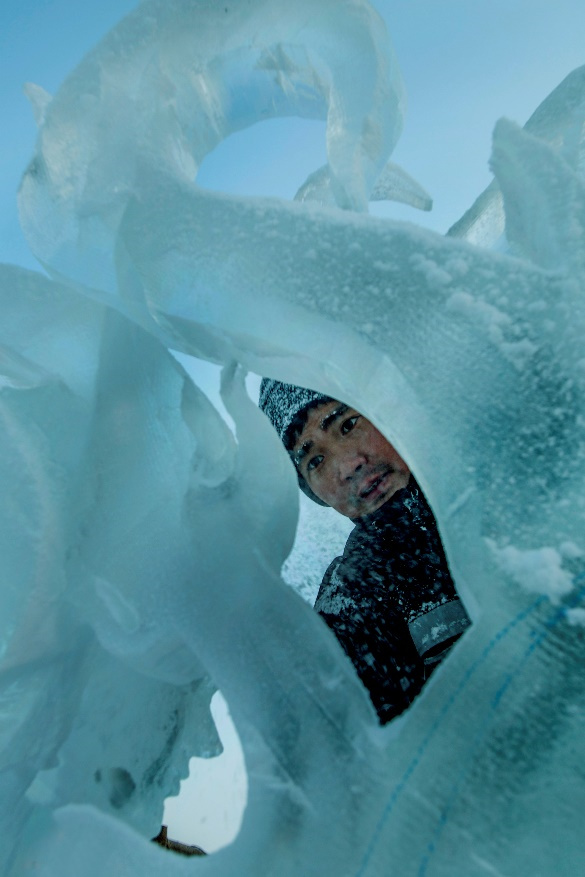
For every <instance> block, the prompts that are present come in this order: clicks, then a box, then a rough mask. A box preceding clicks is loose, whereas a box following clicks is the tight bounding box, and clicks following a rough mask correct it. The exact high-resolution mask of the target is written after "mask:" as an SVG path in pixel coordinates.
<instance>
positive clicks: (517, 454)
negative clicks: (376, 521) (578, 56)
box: [0, 0, 585, 877]
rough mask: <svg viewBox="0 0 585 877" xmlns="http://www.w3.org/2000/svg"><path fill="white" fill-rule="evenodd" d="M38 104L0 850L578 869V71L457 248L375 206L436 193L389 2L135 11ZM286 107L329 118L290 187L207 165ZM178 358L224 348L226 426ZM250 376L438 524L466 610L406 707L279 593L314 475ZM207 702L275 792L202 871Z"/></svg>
mask: <svg viewBox="0 0 585 877" xmlns="http://www.w3.org/2000/svg"><path fill="white" fill-rule="evenodd" d="M29 94H30V97H31V99H32V100H33V102H34V104H35V108H36V116H37V119H38V122H39V125H40V128H39V138H38V146H37V151H36V154H35V156H34V157H33V159H32V161H31V163H30V165H29V167H28V169H27V170H26V172H25V175H24V178H23V183H22V187H21V192H20V213H21V219H22V225H23V228H24V230H25V233H26V235H27V238H28V241H29V244H30V247H31V249H32V251H33V252H34V253H35V255H36V256H37V257H38V258H39V259H40V260H41V262H42V263H43V264H44V265H45V266H46V269H47V272H48V274H49V277H46V276H44V275H41V274H36V273H34V272H29V271H25V270H23V269H19V268H15V267H12V266H6V265H4V266H2V267H1V269H0V313H1V319H0V345H1V346H0V357H1V358H0V371H1V374H2V381H1V384H0V414H1V418H2V432H1V435H0V443H1V453H0V468H1V483H2V488H3V489H2V494H3V503H2V512H1V514H2V519H1V525H0V546H1V556H2V559H3V574H2V588H1V591H0V605H1V612H0V623H1V640H0V642H1V655H2V671H1V677H0V678H1V685H2V689H1V695H0V696H1V704H2V723H1V725H0V729H1V736H2V750H1V751H2V755H1V756H0V757H1V762H0V787H1V789H2V794H1V796H0V801H1V808H2V809H1V818H2V823H1V825H2V828H1V835H2V839H3V840H2V845H1V850H0V860H1V868H2V873H3V874H6V875H9V877H22V875H23V874H25V873H26V874H29V873H30V874H38V875H43V877H56V875H59V877H79V875H80V874H84V875H87V877H102V875H106V874H108V875H110V874H126V875H128V877H131V875H136V877H138V875H140V877H151V875H152V877H154V875H160V874H163V873H164V874H169V875H170V874H178V875H179V874H186V873H189V874H191V873H194V872H195V871H197V870H199V871H201V873H205V874H209V875H218V877H227V875H236V874H238V875H241V874H244V875H249V874H250V875H251V874H259V873H261V874H263V875H274V877H288V875H291V877H292V875H295V877H297V875H303V877H311V875H315V877H317V875H318V877H323V875H331V877H366V875H368V877H378V875H379V877H382V875H384V877H386V875H389V874H397V875H398V874H399V875H401V877H410V875H413V877H414V875H418V877H423V875H424V877H458V875H460V877H484V875H485V874H486V873H494V874H495V873H501V874H504V873H505V874H515V875H518V877H533V875H535V874H541V875H553V874H554V875H555V877H561V875H562V877H574V875H575V874H578V873H580V870H581V869H582V863H583V858H584V856H585V849H584V848H583V831H582V813H583V811H584V809H585V783H584V781H583V780H584V778H583V768H582V764H583V755H584V752H583V748H584V745H585V744H584V741H585V733H584V728H583V717H584V716H585V711H584V708H585V692H584V690H583V670H582V667H583V645H584V640H583V630H582V623H583V622H582V619H583V609H582V608H581V604H582V601H583V594H584V591H585V570H584V567H583V562H582V561H583V550H584V548H585V546H584V544H583V543H584V533H585V521H584V502H585V501H584V499H583V497H584V496H585V492H584V486H585V485H584V483H583V481H584V471H585V467H584V462H585V452H584V448H585V445H584V434H583V425H584V423H585V419H584V418H585V410H584V392H585V385H584V381H585V371H584V369H583V366H582V364H583V339H584V338H585V308H584V301H585V300H584V297H583V280H584V267H585V265H584V258H583V253H584V252H585V247H584V220H585V209H584V208H585V201H584V190H583V178H582V173H581V169H582V167H583V133H582V132H583V125H584V122H585V68H581V69H579V70H576V71H575V72H574V73H573V74H572V75H571V76H569V77H568V78H567V80H565V82H564V83H562V84H561V85H560V86H559V87H558V88H557V89H556V91H555V92H553V94H552V95H551V96H549V97H548V98H547V99H546V100H545V101H544V103H543V104H542V107H541V108H540V109H539V110H538V111H537V113H535V115H534V117H533V119H532V120H531V122H529V123H528V125H527V127H526V130H521V129H519V128H517V127H516V126H514V125H512V124H511V123H508V122H501V123H499V124H498V126H497V127H496V130H495V134H494V149H493V167H494V171H495V174H496V178H497V181H496V182H495V183H494V185H493V186H492V187H490V189H489V190H488V191H487V192H486V193H484V194H483V195H482V196H480V198H479V199H478V202H477V203H476V205H474V206H473V207H472V208H471V210H470V211H469V213H468V214H466V216H465V217H463V219H462V220H461V222H460V223H458V225H457V226H456V227H455V228H454V229H453V230H452V233H451V234H450V235H449V236H447V237H443V236H440V235H438V234H435V233H431V232H428V231H423V230H421V229H418V228H417V227H416V226H414V225H410V224H408V225H406V224H401V223H397V222H387V221H382V220H377V219H373V218H371V217H369V216H368V215H367V203H368V200H369V198H370V197H386V196H388V195H392V197H399V198H403V199H404V198H406V199H407V200H409V199H410V201H411V203H413V204H417V205H418V206H421V207H428V199H427V198H426V195H425V193H424V192H423V191H422V190H421V189H420V187H419V186H418V184H417V183H416V182H415V181H413V180H412V179H411V178H410V177H409V176H408V174H407V173H406V172H405V171H401V170H400V169H397V168H396V167H395V166H393V165H388V160H389V156H390V154H391V151H392V148H393V146H394V144H395V143H396V140H397V138H398V136H399V133H400V127H401V120H402V105H403V96H402V86H401V82H400V76H399V72H398V68H397V65H396V60H395V58H394V55H393V53H392V51H391V48H390V45H389V42H388V38H387V35H386V32H385V29H384V25H383V23H382V22H381V20H380V19H379V18H378V16H377V14H376V13H375V12H374V11H373V9H372V8H371V7H370V6H369V5H368V3H367V2H365V0H350V2H347V3H343V4H340V3H339V2H337V0H320V2H319V3H314V2H313V0H299V2H296V3H294V4H291V3H289V2H284V0H255V2H250V3H241V4H240V3H238V4H233V3H230V4H229V5H227V4H226V5H224V4H223V3H222V4H210V3H208V2H204V0H199V2H197V0H146V2H143V3H142V4H141V5H140V6H139V7H138V8H137V10H136V12H134V13H133V14H131V15H130V16H128V17H127V18H126V19H125V20H124V21H122V22H121V23H120V25H119V26H118V27H117V28H115V29H114V30H113V31H112V32H111V33H110V34H109V36H107V37H106V38H105V39H104V40H103V41H102V43H100V44H99V45H98V46H97V47H96V48H95V49H94V50H93V51H92V52H90V53H89V54H88V56H87V57H86V58H85V59H84V60H83V61H82V62H81V64H80V65H79V67H78V68H77V69H76V70H75V71H74V72H73V73H72V74H71V75H70V76H69V78H68V79H67V80H66V82H65V83H64V85H63V87H62V88H61V89H60V91H59V92H58V93H57V94H56V95H55V96H54V98H52V99H50V97H49V96H48V95H46V94H45V93H44V92H42V90H40V89H38V88H30V89H29ZM286 114H289V115H290V114H299V115H304V116H308V117H316V118H323V119H326V122H327V148H328V165H327V166H326V168H325V169H321V170H318V169H316V176H315V175H313V176H312V177H311V178H310V179H309V180H308V181H307V185H306V186H305V187H304V189H303V192H302V193H301V194H300V195H299V200H298V201H297V202H295V203H286V202H284V201H280V200H276V199H255V198H235V197H229V196H226V195H219V194H216V193H212V192H206V191H203V190H201V189H200V188H198V187H197V185H196V182H195V179H196V175H197V169H198V167H199V165H200V163H201V161H202V159H203V157H204V156H205V155H206V154H207V153H208V152H209V151H210V150H212V149H213V148H214V147H215V145H217V143H219V142H220V141H221V140H222V139H223V138H225V137H226V136H227V135H228V134H229V133H230V132H232V131H235V130H237V129H238V128H242V127H245V126H247V125H250V124H252V123H254V122H255V121H257V120H258V119H261V118H265V117H266V116H267V115H286ZM315 202H316V203H315ZM319 202H321V203H319ZM504 232H505V233H504ZM169 349H173V350H178V351H181V352H183V353H187V354H192V355H195V356H198V357H201V358H205V359H208V360H211V361H213V362H216V363H220V364H223V366H224V377H223V390H222V392H223V398H224V402H225V405H226V408H227V410H228V411H229V413H230V415H231V417H232V418H233V420H234V422H235V424H236V427H237V438H236V439H234V437H233V435H232V433H231V431H230V430H229V429H228V428H227V426H226V425H225V424H224V422H223V420H222V419H221V418H220V417H219V415H218V414H217V413H216V411H215V409H214V408H213V406H212V405H211V404H210V403H209V402H208V400H207V399H206V397H205V396H204V395H203V393H202V392H201V391H200V390H199V389H198V388H197V387H196V386H195V385H194V384H193V382H192V380H191V379H190V378H189V377H188V376H187V374H186V373H185V371H184V370H183V369H182V368H181V366H180V365H179V364H178V363H177V361H176V360H175V358H174V357H173V356H172V355H171V354H170V353H169ZM244 370H251V371H254V372H256V373H258V374H262V375H267V376H271V377H275V378H279V379H282V380H285V381H292V382H295V383H299V384H302V385H306V386H310V387H315V388H316V389H319V390H321V391H323V392H325V393H327V394H328V395H331V396H332V397H334V398H342V399H344V400H346V401H347V402H348V403H350V404H354V405H356V406H357V407H358V408H359V409H360V410H361V411H363V412H364V414H366V415H367V416H368V417H369V418H370V419H372V420H373V421H374V422H375V423H376V425H377V426H378V427H379V428H380V429H382V430H383V431H384V432H385V434H386V435H387V436H388V438H389V439H390V440H391V441H392V442H393V443H394V444H395V445H396V447H397V449H398V450H399V452H400V453H401V454H402V455H403V456H404V457H406V459H407V461H408V462H409V464H410V466H411V468H412V469H413V470H414V472H415V473H416V475H417V478H418V480H419V482H420V483H421V485H422V487H423V488H424V490H425V492H426V494H427V496H428V497H429V500H430V501H431V503H432V505H433V507H434V509H435V511H436V514H437V517H438V521H439V525H440V529H441V533H442V535H443V538H444V542H445V546H446V550H447V553H448V556H449V560H450V563H451V567H452V569H453V572H454V576H455V579H456V581H457V585H458V588H459V590H460V593H461V595H462V597H463V599H464V600H465V602H466V605H467V607H468V609H469V611H470V613H472V614H473V617H474V626H473V628H472V629H471V631H470V632H469V633H467V634H466V635H465V637H464V638H463V640H462V641H460V643H459V644H458V645H457V647H456V649H455V651H454V653H453V655H452V657H450V658H449V659H448V660H447V661H446V662H445V663H444V664H443V666H442V667H441V669H440V671H439V672H437V673H436V674H435V676H434V677H433V679H432V682H431V683H430V684H429V685H428V686H427V687H426V688H425V690H424V692H423V694H422V696H421V697H420V698H419V699H418V700H417V701H416V703H415V704H414V705H413V707H412V708H411V709H410V710H409V712H408V713H407V714H406V715H405V716H404V717H401V719H400V720H398V721H396V722H394V723H392V724H391V725H390V726H389V727H387V728H385V729H380V728H379V727H378V725H377V722H376V718H375V714H374V711H373V708H372V707H371V705H370V702H369V699H368V697H367V695H366V694H365V692H364V690H363V689H362V687H361V685H360V683H359V682H358V680H357V678H356V676H355V674H354V672H353V669H352V667H351V665H349V663H348V661H347V660H345V659H344V657H343V656H342V655H341V653H340V650H339V648H338V646H337V644H336V642H334V641H333V638H332V636H331V635H330V633H329V631H328V630H327V629H326V627H325V625H323V624H322V622H321V620H320V619H319V618H318V617H317V616H316V615H315V614H314V613H313V612H312V610H311V608H310V606H308V605H307V603H306V602H304V601H303V600H301V599H300V598H299V597H298V595H297V594H295V593H294V592H293V591H292V590H291V589H290V588H289V587H287V586H285V585H284V583H283V582H282V580H281V578H280V570H281V566H282V564H283V562H284V561H285V559H286V557H287V555H288V553H289V551H290V548H291V546H292V543H293V539H294V532H295V525H296V517H297V502H298V500H297V488H296V483H295V478H294V474H293V472H292V471H291V469H290V466H289V463H288V460H287V459H286V455H285V454H284V452H283V450H282V448H281V446H280V444H279V441H278V439H277V437H276V436H275V435H274V434H273V432H272V430H271V427H270V426H269V424H268V423H267V421H266V420H265V418H264V417H263V415H261V414H260V412H259V411H258V409H257V407H256V405H255V404H254V402H253V401H252V400H250V399H249V397H248V396H247V394H246V391H245V387H244V380H243V378H244ZM267 472H270V473H271V476H270V477H271V489H270V491H266V490H265V489H264V487H263V485H264V484H265V480H266V477H267V475H266V473H267ZM551 546H559V548H558V549H557V548H553V547H551ZM563 546H565V547H564V548H563ZM566 546H572V547H571V549H570V550H568V549H567V548H566ZM549 598H551V599H549ZM215 687H218V688H219V689H220V690H221V691H222V692H223V694H224V695H225V697H226V699H227V701H228V703H229V706H230V711H231V714H232V716H233V718H234V721H235V724H236V727H237V729H238V733H239V735H240V738H241V741H242V745H243V750H244V755H245V760H246V767H247V772H248V782H249V796H248V805H247V808H246V812H245V816H244V821H243V825H242V829H241V831H240V834H239V835H238V837H237V838H236V840H235V841H234V843H233V844H232V845H231V846H229V847H226V848H225V849H223V850H221V851H220V852H218V853H217V854H215V855H213V856H210V857H208V858H207V859H204V860H198V861H197V862H193V861H187V860H182V859H180V858H178V857H171V856H170V854H168V853H167V852H166V851H163V850H160V849H158V848H156V847H154V846H153V845H152V844H150V843H149V841H148V838H149V837H151V836H153V835H154V834H156V833H157V832H158V828H159V825H160V819H161V814H162V807H163V800H164V798H165V797H166V796H168V795H169V794H172V793H173V792H176V790H177V788H178V781H179V779H180V778H181V777H182V776H184V775H185V772H186V766H187V762H188V759H189V758H190V757H191V756H192V755H208V756H211V755H213V754H216V753H217V752H218V751H219V749H220V743H219V741H218V738H217V735H216V731H215V728H214V724H213V721H212V720H211V717H210V714H209V700H210V697H211V695H212V693H213V691H214V688H215Z"/></svg>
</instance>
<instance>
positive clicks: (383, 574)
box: [315, 479, 470, 722]
mask: <svg viewBox="0 0 585 877" xmlns="http://www.w3.org/2000/svg"><path fill="white" fill-rule="evenodd" d="M315 608H316V610H317V611H318V612H319V613H320V614H321V616H322V617H323V619H324V620H325V621H326V623H327V624H328V626H329V627H330V628H331V630H332V631H333V632H334V633H335V636H336V637H337V639H338V640H339V642H340V644H341V646H342V648H343V649H344V651H345V652H346V654H347V655H348V657H349V658H350V659H351V661H352V662H353V664H354V666H355V668H356V670H357V672H358V675H359V676H360V678H361V680H362V682H363V683H364V685H365V686H366V688H367V689H368V691H369V693H370V697H371V699H372V702H373V704H374V706H375V707H376V710H377V712H378V715H379V717H380V720H381V721H382V722H388V721H390V719H392V718H394V716H397V715H399V714H400V713H401V712H403V711H404V710H405V709H406V707H407V706H408V705H409V704H410V703H411V702H412V701H413V700H414V698H415V697H416V695H417V694H418V693H419V692H420V690H421V688H422V687H423V685H424V683H425V681H426V680H427V679H428V678H429V676H430V674H431V672H432V670H433V669H434V667H435V666H436V665H437V664H438V663H439V662H440V661H441V660H442V659H443V658H444V657H445V655H446V654H447V652H448V651H449V649H450V648H451V646H452V645H453V643H454V642H455V640H456V639H457V638H458V637H459V636H460V635H461V634H462V633H463V631H464V630H465V629H466V627H468V626H469V623H470V622H469V618H468V616H467V613H466V612H465V609H464V607H463V604H462V603H461V601H460V600H459V598H458V596H457V593H456V591H455V586H454V584H453V580H452V578H451V575H450V572H449V568H448V566H447V560H446V558H445V554H444V551H443V547H442V544H441V540H440V537H439V533H438V530H437V527H436V523H435V520H434V517H433V514H432V512H431V510H430V508H429V506H428V504H427V503H426V500H425V499H424V497H423V495H422V493H421V492H420V490H419V489H418V486H417V485H416V482H414V480H413V479H411V482H410V483H409V485H408V487H406V488H405V489H404V490H401V491H399V492H398V493H397V494H396V495H395V496H394V497H393V498H392V500H390V502H388V503H386V504H385V505H384V506H382V508H381V509H379V510H378V511H377V512H375V513H374V514H373V515H371V516H368V518H364V519H361V520H360V521H358V522H357V524H356V527H355V529H354V530H353V531H352V533H351V534H350V537H349V539H348V541H347V544H346V546H345V550H344V553H343V555H342V556H341V557H338V558H336V559H335V560H334V561H333V563H331V565H330V566H329V569H328V570H327V572H326V574H325V576H324V579H323V582H322V584H321V588H320V590H319V594H318V597H317V602H316V604H315Z"/></svg>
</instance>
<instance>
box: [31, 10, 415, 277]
mask: <svg viewBox="0 0 585 877" xmlns="http://www.w3.org/2000/svg"><path fill="white" fill-rule="evenodd" d="M29 96H30V97H31V100H32V101H33V107H34V109H35V115H36V117H37V119H38V120H39V121H40V124H41V127H40V130H39V137H38V147H37V152H36V155H35V157H34V158H33V160H32V162H31V163H30V165H29V168H28V170H27V172H26V173H25V175H24V178H23V181H22V186H21V192H20V197H19V205H20V216H21V223H22V226H23V229H24V231H25V234H26V236H27V239H28V241H29V243H30V246H31V249H32V250H33V252H34V253H35V255H36V256H37V258H38V259H40V260H41V261H42V262H43V263H45V264H47V265H48V266H50V268H52V269H53V270H57V271H59V272H61V273H62V274H65V275H67V276H70V277H75V278H76V279H77V280H79V281H81V282H84V283H86V284H88V285H90V286H99V287H102V288H104V287H105V288H108V289H111V288H113V287H114V286H115V283H114V276H113V268H112V253H113V245H114V241H115V236H116V232H117V228H118V225H119V221H120V217H121V215H122V213H123V211H124V209H125V206H126V203H127V201H128V198H129V197H130V196H131V195H132V193H133V192H135V190H136V186H137V185H139V182H140V178H141V177H142V176H143V174H144V173H145V172H146V171H145V168H144V162H145V161H148V162H149V163H150V164H151V165H153V166H157V167H159V168H160V169H161V170H167V171H168V172H169V173H171V174H172V175H176V176H177V177H179V178H182V179H186V180H194V179H195V177H196V175H197V171H198V169H199V167H200V166H201V162H202V161H203V159H204V157H205V156H206V155H207V154H208V153H209V152H210V151H211V150H213V149H214V148H215V147H216V146H217V144H218V143H219V142H220V141H221V140H223V139H224V138H225V137H227V136H228V135H229V134H231V133H232V132H234V131H238V130H240V129H242V128H245V127H247V126H249V125H251V124H253V123H254V122H257V121H260V120H264V119H269V118H271V117H274V116H290V115H296V116H303V117H305V118H314V119H326V122H327V157H328V166H327V173H328V179H329V186H330V189H331V194H332V197H333V199H334V203H336V204H338V205H339V206H341V207H345V208H352V209H354V210H364V209H366V207H367V201H368V198H369V195H370V192H371V191H372V189H373V187H374V184H375V182H376V180H377V178H378V176H379V174H380V172H381V170H382V168H383V167H384V165H385V163H386V160H387V158H388V156H389V154H390V153H391V152H392V149H393V147H394V145H395V143H396V141H397V139H398V137H399V135H400V131H401V128H402V115H403V103H404V99H403V89H402V83H401V79H400V74H399V72H398V65H397V62H396V60H395V58H394V54H393V52H392V50H391V47H390V44H389V41H388V36H387V33H386V29H385V26H384V23H383V21H382V20H381V19H380V17H379V16H378V15H377V14H376V13H375V12H374V10H373V9H372V7H371V6H369V4H368V3H365V2H363V0H350V2H344V3H342V4H340V3H338V2H337V0H319V2H318V3H315V2H314V0H298V2H295V3H289V2H287V0H276V2H275V0H255V2H253V3H245V4H244V5H242V4H240V3H238V2H233V0H229V2H228V0H226V3H224V4H222V3H219V2H217V3H210V2H207V0H145V2H143V3H142V4H140V5H139V7H138V8H137V10H136V11H135V12H134V13H133V14H131V15H129V16H128V17H127V18H126V19H124V20H123V21H122V22H121V23H120V24H119V25H118V26H117V27H116V28H115V29H114V30H113V31H112V32H111V33H110V34H109V35H108V36H107V37H106V38H105V39H104V40H103V41H102V42H101V43H100V44H99V45H98V46H97V47H96V48H95V49H94V50H93V51H92V52H90V53H89V54H88V55H87V56H86V58H85V59H84V60H83V61H82V62H81V64H80V65H79V66H78V67H77V68H76V70H75V71H74V72H73V73H72V74H71V75H70V76H69V77H68V78H67V80H66V81H65V82H64V84H63V86H62V87H61V89H60V90H59V92H58V94H57V95H55V97H54V99H53V100H52V101H50V102H49V101H48V96H47V95H46V93H44V92H43V91H42V89H39V88H38V87H34V86H33V87H32V89H31V88H30V87H29Z"/></svg>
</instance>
